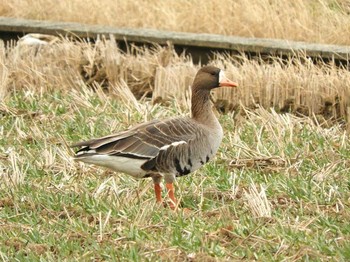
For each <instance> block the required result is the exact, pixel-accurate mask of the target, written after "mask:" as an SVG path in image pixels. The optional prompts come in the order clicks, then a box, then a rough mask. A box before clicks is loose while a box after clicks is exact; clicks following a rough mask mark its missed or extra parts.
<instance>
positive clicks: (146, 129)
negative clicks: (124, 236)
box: [72, 66, 237, 209]
mask: <svg viewBox="0 0 350 262" xmlns="http://www.w3.org/2000/svg"><path fill="white" fill-rule="evenodd" d="M221 86H230V87H236V86H237V84H236V83H234V82H232V81H230V80H228V79H227V78H226V77H225V74H224V72H223V71H222V70H220V69H219V68H216V67H214V66H205V67H202V68H201V69H200V70H199V71H198V73H197V75H196V77H195V79H194V81H193V84H192V108H191V113H192V116H191V117H178V118H171V119H166V120H153V121H150V122H147V123H142V124H139V125H137V126H135V127H133V128H131V129H129V130H126V131H123V132H120V133H117V134H114V135H109V136H105V137H102V138H97V139H93V140H90V141H85V142H80V143H76V144H74V145H72V146H73V147H82V148H81V149H80V150H78V151H77V152H76V155H75V159H76V160H78V161H83V162H85V163H89V164H95V165H98V166H104V167H107V168H110V169H112V170H114V171H117V172H123V173H126V174H129V175H131V176H133V177H135V178H146V177H152V179H153V183H154V190H155V194H156V200H157V202H162V196H161V186H160V182H161V178H163V177H164V180H165V182H166V188H167V189H168V195H169V198H170V199H171V204H170V207H171V208H172V209H175V208H176V206H177V201H176V199H175V195H174V187H173V182H174V180H175V177H179V176H184V175H187V174H189V173H191V172H193V171H195V170H197V169H198V168H200V167H201V166H202V165H204V164H205V163H207V162H208V161H209V160H210V159H211V158H213V156H214V155H215V154H216V152H217V150H218V148H219V145H220V143H221V140H222V137H223V131H222V128H221V125H220V123H219V121H218V119H217V118H216V116H215V114H214V112H213V111H212V103H211V100H210V91H211V90H212V89H214V88H217V87H221Z"/></svg>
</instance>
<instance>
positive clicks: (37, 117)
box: [0, 40, 350, 261]
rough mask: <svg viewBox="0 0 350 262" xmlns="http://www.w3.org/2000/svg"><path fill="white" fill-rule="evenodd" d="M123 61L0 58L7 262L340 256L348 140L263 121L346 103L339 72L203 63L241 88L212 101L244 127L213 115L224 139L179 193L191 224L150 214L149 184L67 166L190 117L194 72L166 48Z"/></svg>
mask: <svg viewBox="0 0 350 262" xmlns="http://www.w3.org/2000/svg"><path fill="white" fill-rule="evenodd" d="M133 52H134V55H132V54H131V53H126V54H125V53H122V52H120V50H119V49H118V48H117V47H116V46H115V44H114V42H113V41H99V42H97V44H96V45H92V44H88V43H73V42H69V41H66V40H62V41H59V42H56V43H54V44H52V45H47V46H42V47H40V48H36V47H34V48H30V47H25V46H24V47H23V46H22V47H14V48H10V49H5V48H4V47H3V46H2V47H1V48H0V58H1V61H0V72H1V78H2V80H3V81H2V82H1V85H0V94H1V102H0V135H1V139H0V189H1V190H0V212H1V216H2V218H3V220H2V221H1V222H0V242H1V243H4V245H0V256H1V257H2V259H3V260H6V261H11V260H19V261H24V260H33V261H36V260H39V259H42V260H48V261H57V260H67V261H68V260H69V261H71V260H72V261H75V260H97V261H105V260H115V261H118V260H122V261H137V260H141V261H142V260H145V259H146V260H149V261H159V260H164V261H176V260H178V261H186V260H189V261H232V260H237V261H241V260H244V259H246V260H259V261H265V260H266V261H269V260H278V261H283V260H284V261H288V260H290V261H294V260H321V261H322V260H324V261H329V260H332V259H334V260H340V261H341V260H346V259H347V258H348V257H349V256H350V253H349V249H348V247H349V241H350V240H349V237H348V227H347V224H348V221H349V217H350V212H349V208H348V207H349V204H350V203H349V199H350V198H349V185H348V183H346V182H344V181H349V152H350V151H349V139H348V135H347V133H346V132H345V131H344V129H343V128H342V126H341V125H339V124H337V123H334V125H333V126H331V127H330V128H323V127H322V126H320V125H319V124H317V121H315V119H317V118H316V117H314V118H308V117H299V116H296V115H293V114H288V113H286V114H279V113H277V112H276V111H275V110H271V109H269V105H271V103H272V104H274V105H275V107H277V106H278V105H279V102H280V103H281V104H283V101H279V99H278V97H279V96H281V97H282V98H283V99H284V98H285V97H286V98H287V97H289V96H292V95H294V96H296V97H298V99H299V100H300V101H301V102H300V103H302V102H305V101H307V102H309V103H312V101H313V100H312V99H314V98H313V97H312V96H311V95H310V94H313V95H314V96H315V97H319V96H323V95H325V94H322V93H321V92H326V91H327V92H329V93H327V95H330V96H336V95H339V96H340V95H342V93H341V92H344V91H342V90H344V88H345V86H346V85H347V84H348V81H349V75H348V74H349V73H348V72H347V71H346V70H343V69H339V68H337V67H335V66H332V65H326V64H320V65H314V64H310V63H307V62H305V61H304V60H305V59H304V58H303V57H301V58H300V59H295V60H294V61H293V63H290V64H283V63H280V61H278V60H274V61H272V62H271V63H263V62H261V63H257V62H254V61H249V60H247V59H245V58H244V57H240V58H239V60H240V63H238V62H237V61H236V60H232V59H228V58H226V57H222V56H220V57H218V58H217V59H215V60H214V61H212V63H213V64H216V65H218V66H220V67H222V68H225V69H226V71H227V74H228V75H229V76H230V77H231V78H233V79H235V80H237V81H238V82H239V83H240V88H239V89H237V90H235V91H232V90H231V91H229V89H227V90H225V91H222V93H217V96H218V97H219V98H220V97H221V99H223V98H225V99H226V98H227V97H228V96H232V99H233V98H235V99H236V100H234V101H233V102H234V103H237V105H238V104H239V108H236V104H234V105H232V107H233V108H234V109H236V111H237V109H239V110H240V111H241V114H239V115H235V114H232V113H228V114H226V115H220V122H221V123H222V125H223V128H224V130H225V136H224V140H223V143H222V146H221V148H220V151H219V153H218V154H217V159H216V160H215V161H212V162H210V163H208V164H207V165H206V166H205V167H203V168H201V169H200V170H199V171H198V172H196V173H195V174H192V175H191V176H188V177H184V178H182V179H179V180H178V184H177V186H176V188H177V193H178V196H179V198H180V199H181V202H182V204H183V205H184V207H188V208H190V209H191V210H192V211H190V213H185V212H181V211H179V212H172V211H171V210H169V209H166V208H163V207H160V206H157V205H155V203H154V194H153V191H152V183H151V182H150V181H149V180H141V181H136V180H134V179H133V178H131V177H130V176H126V175H122V174H116V173H114V172H110V171H107V170H105V169H103V168H98V167H94V166H89V165H84V164H83V163H75V162H74V161H73V160H72V158H71V156H72V154H73V152H72V151H71V149H70V148H69V147H68V146H67V144H70V143H73V142H75V141H78V140H83V139H88V138H92V137H97V136H102V135H106V134H110V133H112V132H115V131H116V130H117V131H119V130H123V129H125V128H128V127H130V126H132V125H134V124H136V123H140V122H143V121H145V120H150V119H157V118H165V117H171V116H175V115H179V114H188V109H189V102H188V97H189V96H188V95H189V94H188V92H189V91H188V88H187V87H186V85H188V83H190V82H191V79H192V78H193V76H194V73H195V72H196V70H197V69H198V67H199V66H198V65H193V63H192V62H191V60H190V59H189V58H185V57H181V56H178V55H176V53H175V52H174V51H173V50H172V48H171V47H167V48H160V47H155V48H154V49H153V50H150V49H146V50H143V49H135V50H133ZM246 78H247V79H248V80H246ZM304 78H305V79H304ZM319 80H321V81H325V82H326V83H325V84H324V86H323V83H319ZM340 80H342V81H343V82H345V84H344V83H343V82H342V81H340ZM328 81H329V82H328ZM170 83H172V85H171V84H170ZM327 83H328V84H329V85H331V86H332V87H333V88H332V89H330V90H328V89H326V84H327ZM295 88H298V89H297V90H298V91H295V90H294V89H295ZM309 89H310V90H311V91H312V92H311V91H310V90H309ZM324 90H326V91H324ZM217 91H219V90H217ZM338 93H339V94H338ZM134 94H135V95H136V97H137V98H140V99H137V98H136V97H135V96H134ZM251 94H252V95H251ZM266 94H271V96H270V95H269V96H267V95H266ZM272 94H273V95H272ZM155 96H157V97H155ZM174 96H175V98H176V99H169V98H172V97H174ZM159 97H161V98H159ZM152 99H153V101H152ZM154 100H158V102H162V103H165V104H167V105H168V106H162V105H160V104H153V102H155V101H154ZM299 100H298V101H299ZM257 101H259V102H260V104H261V105H264V106H265V107H266V108H267V109H265V108H263V107H262V106H258V105H257ZM315 101H318V100H315ZM295 103H297V102H295ZM315 103H316V102H315ZM339 103H344V107H345V106H346V103H345V100H339ZM242 105H246V106H245V107H243V106H242ZM247 105H248V106H247ZM306 105H308V104H306ZM311 112H312V111H311ZM232 160H235V161H232ZM235 163H236V164H235ZM249 163H253V164H249ZM238 165H239V166H238ZM164 193H165V192H164ZM62 240H64V241H62Z"/></svg>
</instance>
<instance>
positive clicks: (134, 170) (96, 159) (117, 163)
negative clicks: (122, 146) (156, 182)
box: [76, 155, 147, 178]
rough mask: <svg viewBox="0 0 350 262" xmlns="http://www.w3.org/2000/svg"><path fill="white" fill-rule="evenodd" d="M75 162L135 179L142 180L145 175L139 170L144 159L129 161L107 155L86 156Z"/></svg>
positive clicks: (128, 159)
mask: <svg viewBox="0 0 350 262" xmlns="http://www.w3.org/2000/svg"><path fill="white" fill-rule="evenodd" d="M76 160H78V161H82V162H85V163H89V164H94V165H97V166H104V167H108V168H110V169H112V170H114V171H117V172H123V173H126V174H129V175H131V176H133V177H135V178H142V177H143V176H144V175H145V174H146V171H144V170H142V168H141V166H142V165H143V164H144V163H145V162H146V161H147V160H146V159H130V158H128V157H121V156H108V155H88V156H86V157H81V158H77V159H76Z"/></svg>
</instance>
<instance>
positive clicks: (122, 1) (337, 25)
mask: <svg viewBox="0 0 350 262" xmlns="http://www.w3.org/2000/svg"><path fill="white" fill-rule="evenodd" d="M349 13H350V2H349V0H295V1H289V0H261V1H260V0H239V1H234V0H222V1H217V0H206V1H201V0H192V1H189V0H179V1H171V0H165V1H157V0H148V1H142V0H135V1H128V0H118V1H114V0H101V1H99V0H91V1H88V2H86V1H82V0H76V1H69V0H63V1H54V0H13V1H6V0H1V1H0V15H2V16H11V17H22V18H28V19H40V20H56V21H71V22H73V21H74V22H81V23H89V24H103V25H110V26H117V27H137V28H157V29H164V30H173V31H185V32H197V33H216V34H224V35H238V36H247V37H264V38H282V39H292V40H300V41H307V42H317V43H328V44H340V45H349V44H350V26H349V24H350V15H349Z"/></svg>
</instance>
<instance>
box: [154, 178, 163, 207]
mask: <svg viewBox="0 0 350 262" xmlns="http://www.w3.org/2000/svg"><path fill="white" fill-rule="evenodd" d="M154 192H155V193H156V199H157V203H161V202H162V188H161V186H160V184H159V183H154Z"/></svg>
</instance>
